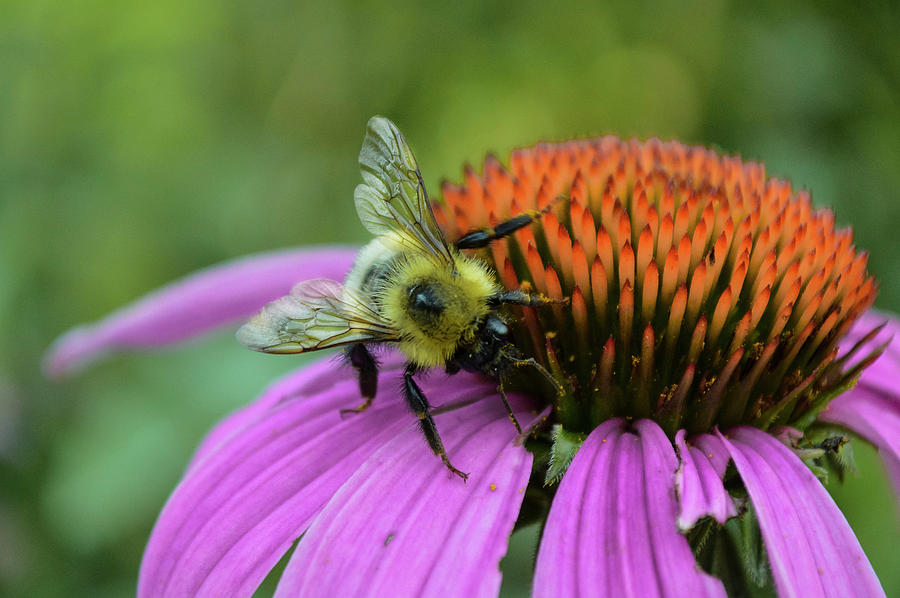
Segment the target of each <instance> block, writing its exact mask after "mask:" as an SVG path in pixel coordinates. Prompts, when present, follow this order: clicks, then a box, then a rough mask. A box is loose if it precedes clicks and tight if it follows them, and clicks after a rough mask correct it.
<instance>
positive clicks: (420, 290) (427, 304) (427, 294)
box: [407, 284, 444, 314]
mask: <svg viewBox="0 0 900 598" xmlns="http://www.w3.org/2000/svg"><path fill="white" fill-rule="evenodd" d="M407 300H408V301H409V307H410V309H412V310H415V311H419V312H424V313H429V314H439V313H441V312H442V311H444V301H443V299H441V297H440V296H439V294H438V292H437V289H435V288H434V286H433V285H429V284H415V285H413V286H411V287H409V291H408V292H407Z"/></svg>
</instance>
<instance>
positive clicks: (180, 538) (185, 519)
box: [138, 366, 495, 597]
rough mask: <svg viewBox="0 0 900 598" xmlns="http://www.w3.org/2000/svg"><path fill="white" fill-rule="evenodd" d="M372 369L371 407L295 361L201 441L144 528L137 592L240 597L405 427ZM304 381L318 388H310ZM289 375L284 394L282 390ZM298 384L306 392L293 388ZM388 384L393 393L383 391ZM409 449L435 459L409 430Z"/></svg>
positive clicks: (437, 386)
mask: <svg viewBox="0 0 900 598" xmlns="http://www.w3.org/2000/svg"><path fill="white" fill-rule="evenodd" d="M390 367H391V366H388V368H386V370H387V371H385V372H382V376H381V380H380V382H381V388H382V392H380V393H379V396H378V397H377V398H376V401H375V404H374V405H373V406H372V408H371V409H369V410H368V411H366V412H364V413H362V414H356V415H353V416H347V417H345V418H343V419H342V418H341V416H340V414H339V411H338V410H339V409H341V408H344V407H352V406H355V405H356V404H358V402H359V400H360V398H359V389H358V385H357V381H356V380H355V379H354V377H353V376H352V375H348V374H347V372H346V371H340V370H338V369H337V368H335V370H334V372H333V377H332V378H331V379H329V378H328V376H327V375H326V374H325V373H324V372H323V370H322V369H313V370H311V371H310V372H307V371H306V370H303V371H300V372H298V373H297V374H294V375H293V376H292V377H290V378H288V379H286V380H284V381H282V382H280V383H279V384H278V385H277V389H274V390H277V391H278V392H275V391H274V390H273V391H270V392H268V393H266V394H265V395H264V397H263V399H262V401H263V403H264V408H259V409H258V410H257V411H256V412H247V413H243V414H241V415H242V417H240V418H238V420H240V421H236V422H232V423H234V424H235V425H234V426H233V427H232V429H231V430H229V431H227V432H221V433H219V439H218V441H216V442H212V443H209V442H208V443H206V444H205V445H204V449H203V451H204V454H202V455H200V456H199V458H198V459H196V460H195V461H194V464H193V466H192V468H191V469H190V470H189V471H188V473H187V474H186V476H185V478H184V480H182V482H181V483H180V484H179V486H178V487H177V488H176V490H175V492H174V493H173V495H172V496H171V497H170V499H169V501H168V503H167V504H166V506H165V508H164V509H163V512H162V514H161V515H160V517H159V520H158V521H157V523H156V527H155V528H154V530H153V534H152V536H151V539H150V542H149V544H148V546H147V550H146V552H145V554H144V560H143V563H142V566H141V573H140V579H139V587H138V590H139V591H138V593H139V595H140V596H146V597H150V596H153V597H159V596H249V595H250V594H252V592H253V591H254V589H255V588H256V587H257V586H258V585H259V583H260V582H261V581H262V580H263V579H264V577H265V576H266V574H267V573H268V572H269V570H270V569H271V568H272V567H273V566H274V565H275V563H277V562H278V560H279V559H280V558H281V556H283V555H284V553H285V552H286V551H287V550H288V548H290V546H291V544H292V543H293V542H294V541H295V540H296V539H297V538H298V537H299V536H300V534H302V533H303V531H304V530H305V529H306V527H307V526H308V525H309V523H310V521H312V518H313V517H314V516H315V514H316V513H318V512H319V510H320V509H321V508H322V506H324V504H325V503H326V502H327V501H328V499H329V498H330V497H331V496H332V495H333V494H334V492H335V491H336V490H337V489H338V488H340V486H341V485H342V484H343V483H344V482H345V481H346V480H347V479H348V478H349V477H350V476H351V475H352V474H353V473H354V472H355V471H356V470H357V469H358V468H359V466H360V465H361V464H362V463H363V462H365V461H366V459H368V458H369V457H370V456H371V455H372V454H373V453H374V452H376V451H377V450H378V449H379V448H380V447H381V446H382V445H383V444H385V443H387V442H388V441H390V440H391V439H392V438H393V437H394V436H396V435H397V434H398V433H400V432H401V431H402V430H403V429H404V428H409V427H414V426H415V425H416V420H415V418H414V417H413V416H412V415H411V414H410V413H409V412H408V410H407V409H406V407H405V405H404V404H403V402H402V400H401V398H400V397H399V393H397V392H396V390H394V389H397V388H399V386H400V376H401V375H402V372H401V370H399V369H397V368H395V369H393V370H391V369H390ZM450 380H451V381H450V382H448V379H447V378H445V377H441V376H435V377H434V378H432V379H428V380H426V381H424V382H423V383H422V385H421V386H422V388H423V390H424V391H425V392H426V393H428V394H429V395H431V396H432V397H433V398H434V399H435V402H436V403H437V402H443V401H449V402H455V401H461V400H466V399H476V398H480V397H485V396H489V395H493V394H494V393H495V386H494V384H493V383H491V382H490V381H485V380H483V379H481V378H477V377H474V376H469V375H463V374H460V375H457V376H454V377H453V378H452V379H450ZM311 382H315V384H316V385H317V386H320V387H321V388H322V389H323V390H322V391H321V392H316V391H315V390H314V389H310V388H309V386H310V383H311ZM291 384H293V385H294V388H295V389H298V390H295V391H292V390H291ZM299 389H308V390H302V391H300V390H299ZM392 390H393V392H392ZM419 448H420V452H419V456H420V458H421V459H422V460H423V461H424V460H430V461H437V463H438V465H440V461H439V460H438V459H436V458H435V457H434V456H433V455H432V454H431V453H430V451H429V450H428V448H427V445H426V444H425V443H424V441H422V440H421V439H420V445H419Z"/></svg>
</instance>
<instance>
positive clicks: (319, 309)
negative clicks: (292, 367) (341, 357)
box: [237, 279, 399, 353]
mask: <svg viewBox="0 0 900 598" xmlns="http://www.w3.org/2000/svg"><path fill="white" fill-rule="evenodd" d="M237 338H238V341H239V342H240V343H241V344H242V345H244V346H245V347H248V348H250V349H253V350H254V351H262V352H263V353H305V352H307V351H318V350H319V349H326V348H328V347H336V346H339V345H347V344H351V343H365V342H372V341H396V340H398V338H399V335H398V334H397V332H396V331H395V330H394V329H393V328H391V327H390V326H389V325H387V324H386V323H384V322H383V321H382V318H380V316H378V314H376V313H375V312H374V311H373V310H372V309H371V308H370V307H368V306H367V305H366V304H365V303H364V302H363V301H362V300H361V299H360V298H359V297H357V296H356V294H355V293H352V292H350V291H348V290H347V289H345V288H343V287H342V286H341V284H340V283H337V282H335V281H333V280H325V279H317V280H307V281H304V282H301V283H299V284H297V285H296V286H295V287H294V288H293V289H292V290H291V294H290V295H287V296H286V297H282V298H281V299H276V300H275V301H273V302H271V303H269V304H268V305H266V306H265V307H263V308H262V309H261V310H260V312H259V313H258V314H256V315H255V316H254V317H253V318H252V319H251V320H250V321H249V322H247V323H246V324H244V325H243V326H241V328H240V329H239V330H238V332H237Z"/></svg>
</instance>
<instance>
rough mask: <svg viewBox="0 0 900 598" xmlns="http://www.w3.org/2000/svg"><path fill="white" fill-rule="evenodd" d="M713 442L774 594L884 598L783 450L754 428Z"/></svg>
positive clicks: (832, 512) (833, 516)
mask: <svg viewBox="0 0 900 598" xmlns="http://www.w3.org/2000/svg"><path fill="white" fill-rule="evenodd" d="M719 438H720V439H722V442H723V443H724V445H725V447H726V448H727V450H728V452H729V453H730V455H731V458H732V460H733V461H734V464H735V467H737V470H738V473H739V474H740V476H741V479H742V480H743V481H744V485H745V486H746V487H747V492H748V494H749V495H750V500H751V501H752V503H753V507H754V508H755V509H756V514H757V517H758V518H759V525H760V529H761V531H762V535H763V539H764V541H765V543H766V549H767V551H768V554H769V563H770V565H771V568H772V575H773V577H774V578H775V587H776V589H777V590H778V595H779V596H782V597H794V596H796V597H801V596H834V597H843V596H884V591H883V590H882V589H881V584H880V583H879V581H878V578H877V577H876V576H875V572H874V571H873V570H872V566H871V565H870V564H869V560H868V559H867V558H866V555H865V553H863V551H862V548H861V547H860V545H859V542H858V541H857V539H856V536H854V535H853V530H851V529H850V526H849V524H848V523H847V520H846V519H845V518H844V516H843V514H842V513H841V511H840V510H839V509H838V508H837V505H835V504H834V501H833V500H832V499H831V496H829V494H828V492H826V491H825V488H823V487H822V485H821V484H820V483H819V480H817V479H816V476H815V475H813V473H812V472H811V471H810V470H809V469H808V468H807V467H806V466H805V465H804V464H803V463H802V462H801V461H800V459H798V458H797V457H796V455H794V454H793V453H792V452H791V450H790V449H789V448H787V447H786V446H784V445H783V444H781V443H780V442H778V441H777V440H776V439H774V438H772V437H771V436H770V435H768V434H766V433H765V432H763V431H761V430H758V429H756V428H749V427H739V428H734V429H732V430H729V431H728V435H727V437H725V436H722V435H721V434H720V435H719Z"/></svg>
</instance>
